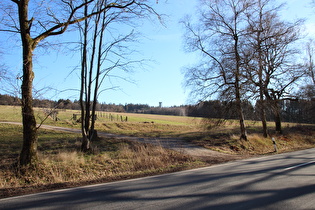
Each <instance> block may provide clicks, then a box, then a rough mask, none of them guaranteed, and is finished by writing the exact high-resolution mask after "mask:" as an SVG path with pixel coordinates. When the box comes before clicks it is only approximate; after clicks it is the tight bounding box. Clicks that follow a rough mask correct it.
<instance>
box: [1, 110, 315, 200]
mask: <svg viewBox="0 0 315 210" xmlns="http://www.w3.org/2000/svg"><path fill="white" fill-rule="evenodd" d="M35 113H36V117H37V122H38V123H39V122H40V120H41V119H44V118H45V114H44V111H43V109H40V108H36V109H35ZM73 114H79V111H76V110H58V118H59V120H58V121H53V119H51V118H47V120H46V121H45V122H44V124H48V125H55V126H61V127H72V128H77V129H79V128H80V123H78V122H76V121H75V120H73V119H72V117H73ZM109 115H111V116H114V117H112V119H110V118H109V117H108V116H109ZM98 116H99V117H98V120H97V122H96V129H97V130H99V131H105V132H109V133H116V134H125V135H131V136H139V137H169V138H180V139H182V140H183V141H187V142H191V143H193V144H196V145H200V146H202V147H205V148H209V149H211V150H214V151H219V152H222V153H226V154H233V155H237V156H241V157H248V156H251V155H265V154H274V146H273V143H272V141H271V138H270V137H268V138H263V137H262V133H261V125H260V122H256V121H246V125H247V131H248V141H240V140H239V128H238V126H239V125H238V121H237V120H217V119H210V120H209V119H202V118H192V117H176V116H162V115H146V114H129V113H105V112H99V113H98ZM120 116H123V117H120ZM125 117H127V118H128V121H127V122H125V121H124V122H121V121H120V119H121V118H123V119H124V118H125ZM0 121H14V122H21V110H20V107H12V106H0ZM283 126H284V134H283V135H278V134H275V133H274V132H273V130H274V125H273V123H272V122H268V127H269V129H270V133H271V135H272V136H273V137H274V138H275V139H276V142H277V147H278V151H279V152H288V151H294V150H300V149H306V148H311V147H314V146H315V125H301V124H296V123H283ZM0 134H1V135H0V197H7V196H12V195H17V194H21V193H31V192H38V191H46V190H49V189H57V188H64V187H71V186H78V185H83V184H89V183H98V182H107V181H113V180H120V179H127V178H134V177H141V176H146V175H153V174H160V173H165V172H172V171H178V170H184V169H189V168H195V167H201V166H205V165H207V163H211V161H208V160H205V159H204V158H203V159H202V161H201V160H200V159H197V158H194V157H191V156H187V155H184V154H180V153H177V152H175V151H171V150H167V149H164V148H162V147H160V146H152V145H147V144H141V143H136V142H129V141H126V140H119V139H110V138H101V139H100V140H99V141H96V142H93V147H94V151H93V153H90V154H83V153H81V152H79V147H80V135H79V134H72V133H62V132H56V131H51V130H44V129H39V142H38V150H39V162H38V166H37V168H35V169H34V170H30V171H29V172H27V173H26V174H24V175H21V174H20V173H18V171H16V167H15V165H14V164H15V163H16V161H17V158H18V155H19V152H20V150H21V146H22V127H21V126H17V125H9V124H0ZM203 161H205V162H203ZM220 161H221V162H224V161H227V160H226V159H225V160H219V161H217V162H220Z"/></svg>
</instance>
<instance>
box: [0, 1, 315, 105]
mask: <svg viewBox="0 0 315 210" xmlns="http://www.w3.org/2000/svg"><path fill="white" fill-rule="evenodd" d="M164 2H165V1H162V0H160V1H159V4H157V5H155V6H156V10H157V11H158V12H159V13H164V14H167V15H168V16H169V17H168V18H166V21H165V22H166V27H163V26H162V25H160V24H158V21H156V22H154V23H152V22H149V21H145V22H144V23H143V24H142V25H141V26H140V27H139V28H137V29H138V30H139V31H140V32H141V33H142V34H143V35H144V37H145V38H141V39H140V43H139V44H138V45H137V49H136V50H137V51H139V54H138V55H136V56H137V58H139V59H142V58H143V59H152V60H153V61H152V62H148V63H147V65H146V68H145V69H140V68H139V69H137V70H135V72H134V73H132V74H129V75H125V74H121V73H120V72H116V74H117V75H122V76H128V77H130V79H131V80H133V81H134V82H133V83H131V82H127V81H124V80H117V81H116V80H113V84H106V88H108V87H111V85H114V86H119V87H120V88H119V89H118V90H108V91H104V92H103V93H102V94H101V95H100V97H99V102H106V103H116V104H125V103H140V104H149V105H151V106H158V104H159V102H162V103H163V106H173V105H177V106H178V105H183V104H187V103H189V102H190V99H189V98H188V91H186V92H185V91H184V88H183V85H182V84H183V80H184V76H183V74H182V69H183V68H184V67H185V66H187V65H192V64H193V63H195V62H197V59H196V58H197V56H196V55H193V54H187V53H185V52H184V50H183V48H184V47H183V40H182V35H183V32H184V29H183V27H182V25H181V24H179V20H180V19H181V18H182V17H183V16H184V15H185V14H191V15H193V14H194V13H195V11H196V10H195V7H196V4H197V2H198V1H197V0H168V1H167V3H164ZM301 2H303V3H301ZM287 3H288V5H287V10H286V11H285V12H284V17H285V18H290V19H291V18H304V17H311V16H313V15H314V14H315V8H314V9H313V10H314V12H312V9H310V6H309V4H310V0H309V1H307V0H303V1H301V0H288V1H287ZM306 26H307V30H309V31H310V33H313V32H314V33H313V34H315V24H314V19H313V20H312V19H310V20H308V21H307V22H306ZM65 36H68V35H65ZM68 38H69V37H68ZM58 39H61V40H62V39H63V37H62V36H60V37H59V38H58ZM1 41H2V43H1V44H3V45H4V46H5V54H4V55H3V56H2V58H3V59H4V60H5V61H6V64H7V65H8V66H9V68H10V71H12V72H13V74H14V75H16V74H18V73H19V71H20V69H21V58H20V57H19V56H20V49H19V43H18V42H17V41H16V39H11V38H10V37H6V38H2V40H1ZM4 42H5V43H4ZM12 45H13V46H14V47H8V46H12ZM57 52H58V53H57ZM36 53H37V54H35V62H34V72H35V81H34V85H35V87H37V89H41V88H42V87H44V86H50V87H53V88H55V89H58V90H59V91H64V92H61V93H57V92H55V91H50V92H47V93H45V95H44V97H45V98H49V99H53V100H57V99H59V98H64V99H66V98H69V99H71V100H74V99H78V96H79V92H78V91H75V90H69V89H78V88H79V85H80V84H79V77H78V71H72V70H73V69H74V66H75V65H77V64H78V62H79V61H78V60H77V57H76V56H75V55H76V53H75V52H66V51H65V50H61V51H60V50H59V49H54V48H52V49H50V50H49V52H46V51H44V50H39V51H36ZM70 72H72V73H71V74H70ZM113 73H114V74H115V72H113ZM65 90H67V91H65Z"/></svg>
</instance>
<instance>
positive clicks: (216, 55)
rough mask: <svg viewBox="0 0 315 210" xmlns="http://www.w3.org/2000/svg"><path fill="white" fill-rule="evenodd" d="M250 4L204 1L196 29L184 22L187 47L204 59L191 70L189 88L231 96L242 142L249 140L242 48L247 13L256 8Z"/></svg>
mask: <svg viewBox="0 0 315 210" xmlns="http://www.w3.org/2000/svg"><path fill="white" fill-rule="evenodd" d="M251 2H252V1H248V0H211V1H201V4H200V5H203V8H204V9H203V10H202V11H201V12H200V13H201V17H200V20H199V22H198V23H197V24H196V25H192V24H191V23H190V21H189V20H185V21H183V23H184V25H185V28H186V30H187V33H186V37H185V38H186V46H187V47H188V49H189V50H190V51H199V52H201V54H202V55H203V59H202V61H201V64H200V65H198V66H197V67H193V68H188V69H187V71H186V84H187V85H188V86H191V87H192V88H193V91H195V93H198V94H201V95H202V96H203V97H205V98H206V97H209V96H213V95H215V94H217V93H218V92H220V93H221V95H222V94H227V93H232V96H233V97H232V98H233V99H234V100H235V103H236V106H237V112H238V115H239V122H240V131H241V136H240V138H241V139H244V140H247V134H246V128H245V122H244V114H243V108H242V98H243V91H242V86H243V77H242V75H243V71H244V67H243V64H242V63H243V62H242V60H243V58H242V50H241V49H242V48H243V47H242V46H243V42H244V38H245V36H246V35H247V33H248V32H247V30H246V22H245V21H244V20H245V14H246V13H245V11H247V10H248V9H249V8H250V7H251V6H252V5H253V4H252V3H251Z"/></svg>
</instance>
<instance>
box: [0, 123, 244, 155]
mask: <svg viewBox="0 0 315 210" xmlns="http://www.w3.org/2000/svg"><path fill="white" fill-rule="evenodd" d="M0 123H6V124H14V125H22V123H18V122H0ZM41 128H42V129H47V130H55V131H63V132H70V133H81V130H79V129H74V128H65V127H58V126H51V125H41ZM97 133H98V135H99V136H100V137H105V138H117V139H125V140H131V141H137V142H142V143H148V144H153V145H158V146H162V147H164V148H168V149H172V150H175V151H178V152H181V153H184V154H187V155H191V156H196V157H202V158H205V159H208V158H212V159H213V158H214V159H216V158H218V159H221V161H222V159H227V160H232V159H239V158H240V157H239V156H237V155H229V154H224V153H220V152H216V151H213V150H209V149H206V148H203V147H200V146H197V145H194V144H191V143H188V142H186V141H184V140H182V139H180V138H146V137H133V136H124V135H118V134H112V133H106V132H102V131H98V132H97Z"/></svg>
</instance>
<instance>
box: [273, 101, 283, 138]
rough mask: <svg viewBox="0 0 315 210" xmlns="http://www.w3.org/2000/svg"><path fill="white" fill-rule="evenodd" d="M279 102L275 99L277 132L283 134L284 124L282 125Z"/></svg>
mask: <svg viewBox="0 0 315 210" xmlns="http://www.w3.org/2000/svg"><path fill="white" fill-rule="evenodd" d="M280 112H281V111H280V108H279V105H278V102H277V101H275V105H274V121H275V125H276V132H277V133H279V134H282V125H281V113H280Z"/></svg>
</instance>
